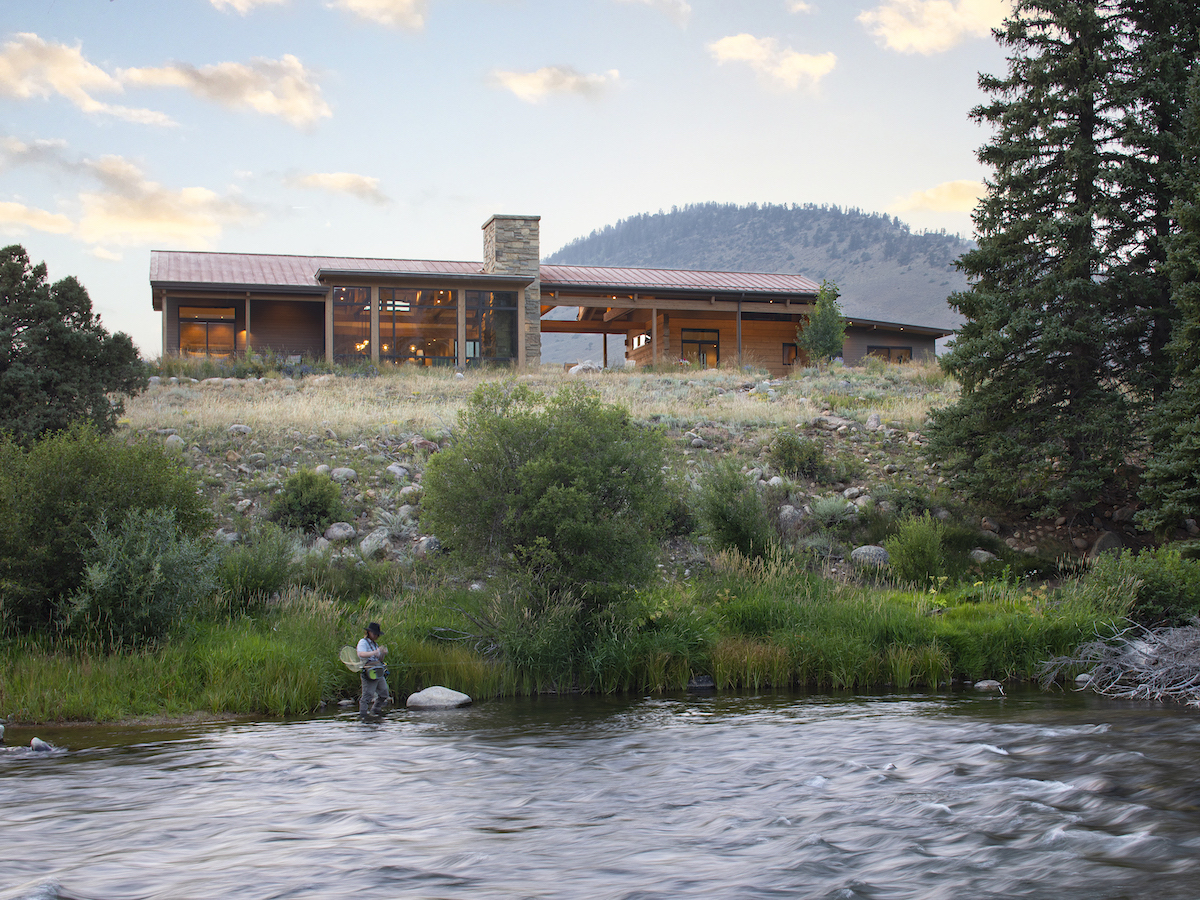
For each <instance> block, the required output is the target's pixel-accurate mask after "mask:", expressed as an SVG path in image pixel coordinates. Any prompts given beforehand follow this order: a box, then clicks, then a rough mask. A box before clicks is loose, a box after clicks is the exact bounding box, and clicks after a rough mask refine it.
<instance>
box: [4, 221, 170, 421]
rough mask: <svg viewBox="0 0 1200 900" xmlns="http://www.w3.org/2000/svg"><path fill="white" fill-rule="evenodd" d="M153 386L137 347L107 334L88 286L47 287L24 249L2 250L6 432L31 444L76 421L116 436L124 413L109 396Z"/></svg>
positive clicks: (41, 268) (70, 281) (68, 281)
mask: <svg viewBox="0 0 1200 900" xmlns="http://www.w3.org/2000/svg"><path fill="white" fill-rule="evenodd" d="M146 384H147V377H146V372H145V366H144V365H143V364H142V362H141V360H140V359H139V358H138V353H137V349H136V348H135V347H134V346H133V341H132V340H130V338H129V336H128V335H127V334H123V333H120V332H118V333H117V334H112V335H110V334H109V333H108V332H107V331H105V330H104V327H103V326H102V325H101V324H100V317H99V316H97V315H94V314H93V313H92V301H91V299H90V298H89V297H88V294H87V291H86V290H84V288H83V285H81V284H80V283H79V282H78V281H76V280H75V279H74V278H64V279H63V280H62V281H59V282H56V283H55V284H48V283H47V282H46V264H45V263H39V264H38V265H36V266H32V265H30V262H29V256H28V255H27V254H26V253H25V250H24V248H23V247H19V246H17V245H13V246H11V247H5V248H4V249H2V250H0V432H9V433H11V434H12V435H13V436H15V437H16V439H17V440H18V441H20V442H22V443H29V442H30V441H32V440H34V439H36V438H37V437H38V436H40V435H42V434H44V433H46V432H48V431H59V430H61V429H64V428H66V427H67V426H68V425H70V424H71V423H72V422H74V421H77V420H86V421H88V422H90V423H91V424H92V426H93V427H94V428H96V429H97V430H98V431H100V432H109V431H112V430H113V429H114V428H115V427H116V424H117V416H118V415H120V413H121V412H122V410H123V406H122V404H121V403H120V401H116V402H110V401H109V394H126V395H133V394H135V393H137V392H138V391H141V390H143V389H145V387H146Z"/></svg>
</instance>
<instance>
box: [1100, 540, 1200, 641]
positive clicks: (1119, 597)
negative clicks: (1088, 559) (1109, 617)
mask: <svg viewBox="0 0 1200 900" xmlns="http://www.w3.org/2000/svg"><path fill="white" fill-rule="evenodd" d="M1082 590H1083V593H1084V596H1086V597H1088V598H1089V599H1091V600H1093V601H1094V602H1095V603H1096V604H1097V606H1098V607H1099V608H1101V609H1113V610H1116V611H1120V612H1125V614H1126V615H1128V616H1129V618H1131V619H1132V620H1133V621H1135V622H1137V623H1139V624H1141V625H1185V624H1187V623H1188V622H1190V621H1191V620H1192V618H1194V617H1195V616H1196V615H1200V560H1195V559H1184V558H1183V556H1182V555H1181V554H1180V552H1179V550H1178V549H1177V548H1175V547H1170V546H1167V547H1159V548H1157V549H1154V550H1144V551H1142V552H1141V553H1137V554H1134V553H1129V552H1122V553H1121V554H1119V555H1117V554H1107V553H1105V554H1101V555H1100V557H1099V558H1097V559H1096V561H1095V563H1094V564H1093V565H1092V569H1091V571H1090V572H1089V573H1088V575H1087V577H1086V578H1085V579H1084V583H1083V588H1082Z"/></svg>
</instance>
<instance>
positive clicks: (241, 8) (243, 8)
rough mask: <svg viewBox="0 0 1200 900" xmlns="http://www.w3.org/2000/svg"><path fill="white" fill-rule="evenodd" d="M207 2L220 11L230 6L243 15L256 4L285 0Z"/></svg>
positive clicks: (269, 3)
mask: <svg viewBox="0 0 1200 900" xmlns="http://www.w3.org/2000/svg"><path fill="white" fill-rule="evenodd" d="M209 2H210V3H212V5H213V6H215V7H216V8H217V9H219V10H221V11H222V12H224V11H225V8H226V7H232V8H233V9H235V10H236V11H237V12H240V13H241V14H242V15H243V16H244V15H246V13H248V12H250V10H252V9H253V8H254V7H256V6H270V5H274V4H278V3H286V2H287V0H209Z"/></svg>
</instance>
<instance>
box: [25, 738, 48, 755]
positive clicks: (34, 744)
mask: <svg viewBox="0 0 1200 900" xmlns="http://www.w3.org/2000/svg"><path fill="white" fill-rule="evenodd" d="M29 749H30V750H32V751H33V752H34V753H49V752H50V751H51V750H53V749H54V748H53V747H51V746H50V745H49V744H47V743H46V742H45V741H43V740H42V739H41V738H36V737H35V738H33V739H32V740H31V741H30V742H29Z"/></svg>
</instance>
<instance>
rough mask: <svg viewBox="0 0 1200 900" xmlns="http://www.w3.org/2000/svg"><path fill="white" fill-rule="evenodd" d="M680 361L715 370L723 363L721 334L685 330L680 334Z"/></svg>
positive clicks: (690, 329)
mask: <svg viewBox="0 0 1200 900" xmlns="http://www.w3.org/2000/svg"><path fill="white" fill-rule="evenodd" d="M679 348H680V353H681V356H680V359H686V360H687V361H688V362H690V363H694V364H695V365H698V366H699V367H700V368H702V369H715V368H716V367H717V363H719V362H720V361H721V332H719V331H702V330H701V329H699V328H684V329H682V331H681V332H680V334H679Z"/></svg>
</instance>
